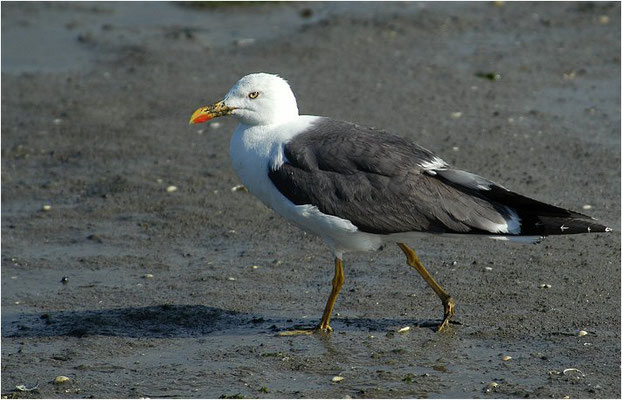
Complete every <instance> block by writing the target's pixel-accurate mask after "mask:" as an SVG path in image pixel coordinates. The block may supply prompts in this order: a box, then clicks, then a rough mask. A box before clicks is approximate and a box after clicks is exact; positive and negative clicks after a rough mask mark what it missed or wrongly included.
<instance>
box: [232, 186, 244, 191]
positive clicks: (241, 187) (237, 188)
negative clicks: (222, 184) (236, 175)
mask: <svg viewBox="0 0 622 400" xmlns="http://www.w3.org/2000/svg"><path fill="white" fill-rule="evenodd" d="M231 191H232V192H248V189H247V188H246V186H244V185H235V186H234V187H232V188H231Z"/></svg>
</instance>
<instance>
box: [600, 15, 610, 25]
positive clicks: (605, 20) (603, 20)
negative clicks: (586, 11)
mask: <svg viewBox="0 0 622 400" xmlns="http://www.w3.org/2000/svg"><path fill="white" fill-rule="evenodd" d="M598 21H599V22H600V23H601V24H603V25H607V24H608V23H609V17H608V16H606V15H601V16H600V18H598Z"/></svg>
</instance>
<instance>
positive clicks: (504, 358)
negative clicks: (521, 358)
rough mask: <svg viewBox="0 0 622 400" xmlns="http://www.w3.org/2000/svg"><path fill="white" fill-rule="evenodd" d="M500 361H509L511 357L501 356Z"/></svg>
mask: <svg viewBox="0 0 622 400" xmlns="http://www.w3.org/2000/svg"><path fill="white" fill-rule="evenodd" d="M501 359H502V360H503V361H510V360H511V359H512V356H503V357H502V358H501Z"/></svg>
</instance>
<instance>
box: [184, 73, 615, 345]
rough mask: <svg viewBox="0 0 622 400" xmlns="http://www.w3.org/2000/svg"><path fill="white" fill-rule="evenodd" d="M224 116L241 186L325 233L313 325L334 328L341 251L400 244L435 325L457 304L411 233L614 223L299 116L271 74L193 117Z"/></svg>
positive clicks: (366, 133)
mask: <svg viewBox="0 0 622 400" xmlns="http://www.w3.org/2000/svg"><path fill="white" fill-rule="evenodd" d="M224 115H233V116H234V117H235V118H237V120H238V121H239V125H238V127H237V129H236V130H235V133H234V134H233V137H232V139H231V147H230V156H231V161H232V164H233V169H234V170H235V171H236V173H237V175H238V177H239V178H240V180H241V181H242V183H243V184H244V185H245V186H246V187H247V188H248V190H249V191H250V192H251V193H253V194H254V195H255V196H257V197H258V198H259V199H260V200H261V201H262V202H263V203H265V204H266V205H267V206H268V207H270V208H272V209H273V210H274V211H276V212H277V213H278V214H280V215H281V216H282V217H284V218H285V219H286V220H287V221H289V222H291V223H293V224H295V225H297V226H298V227H300V228H302V229H303V230H305V231H308V232H310V233H313V234H316V235H318V236H320V237H322V238H323V239H324V241H325V242H326V244H327V245H328V246H329V247H330V248H331V250H332V253H333V255H334V258H335V276H334V278H333V281H332V291H331V293H330V296H329V298H328V301H327V303H326V307H325V309H324V314H323V315H322V319H321V321H320V323H319V325H318V326H317V327H316V328H315V330H313V331H316V332H317V331H320V332H329V331H331V330H332V329H331V327H330V324H329V321H330V316H331V313H332V310H333V306H334V304H335V300H336V299H337V295H338V294H339V291H340V289H341V286H342V285H343V283H344V280H345V277H344V272H343V262H342V257H343V254H344V253H346V252H348V251H369V250H377V249H378V248H380V247H381V246H382V245H384V244H385V243H397V244H398V245H399V247H400V248H401V249H402V251H403V252H404V254H405V255H406V259H407V263H408V265H410V266H411V267H413V268H415V269H416V270H417V272H419V274H421V276H422V277H423V279H425V281H426V282H427V284H428V285H429V286H430V287H431V288H432V289H433V290H434V292H436V294H437V295H438V296H439V297H440V299H441V301H442V303H443V307H444V316H443V320H442V322H441V323H440V324H439V325H438V330H439V331H441V330H443V329H445V328H446V327H447V325H448V323H449V320H450V319H451V317H452V316H453V315H454V311H455V302H454V300H453V299H452V297H451V296H450V295H449V294H448V293H447V292H446V291H445V290H444V289H443V288H442V287H441V286H440V285H439V284H438V283H436V281H435V280H434V278H432V276H431V275H430V274H429V273H428V271H427V270H426V269H425V267H424V266H423V264H422V263H421V261H420V260H419V258H418V257H417V255H416V254H415V252H414V251H413V250H412V249H411V248H410V247H409V246H408V245H407V244H406V243H410V242H412V241H414V240H416V238H417V235H419V234H421V233H435V234H460V235H484V236H487V237H490V238H492V239H500V240H515V241H521V242H536V241H538V240H540V239H541V238H542V237H544V236H547V235H565V234H574V233H588V232H608V231H610V230H611V229H609V228H607V227H605V226H603V225H601V224H598V223H597V222H596V221H595V220H594V219H593V218H591V217H588V216H586V215H583V214H580V213H577V212H574V211H570V210H566V209H563V208H559V207H556V206H552V205H549V204H546V203H542V202H540V201H537V200H533V199H530V198H528V197H525V196H522V195H520V194H518V193H514V192H512V191H510V190H508V189H506V188H504V187H503V186H501V185H499V184H497V183H495V182H492V181H490V180H488V179H486V178H483V177H481V176H478V175H475V174H472V173H470V172H466V171H462V170H460V169H456V168H454V167H453V166H451V165H449V164H448V163H446V162H445V161H443V160H442V159H440V158H439V157H438V156H436V155H435V154H434V153H432V152H431V151H429V150H427V149H425V148H423V147H421V146H419V145H417V144H415V143H413V142H411V141H408V140H406V139H404V138H402V137H399V136H395V135H392V134H390V133H387V132H384V131H380V130H376V129H372V128H366V127H362V126H359V125H355V124H351V123H348V122H342V121H336V120H333V119H329V118H324V117H317V116H312V115H299V114H298V106H297V105H296V98H295V97H294V94H293V93H292V90H291V89H290V87H289V85H288V84H287V82H286V81H285V80H284V79H282V78H280V77H278V76H276V75H270V74H265V73H257V74H251V75H247V76H245V77H243V78H242V79H240V80H239V81H238V82H237V83H236V84H235V85H234V86H233V87H232V88H231V90H229V92H228V93H227V95H226V96H225V98H224V100H222V101H219V102H217V103H215V104H213V105H210V106H207V107H201V108H199V109H197V110H196V111H195V112H194V114H192V117H191V118H190V123H201V122H205V121H208V120H210V119H212V118H215V117H220V116H224ZM304 332H305V333H307V332H310V331H304ZM293 333H301V332H300V331H295V332H293Z"/></svg>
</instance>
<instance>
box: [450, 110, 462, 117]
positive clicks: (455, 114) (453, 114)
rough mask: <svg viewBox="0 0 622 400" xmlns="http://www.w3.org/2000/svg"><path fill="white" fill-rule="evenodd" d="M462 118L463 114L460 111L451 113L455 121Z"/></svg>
mask: <svg viewBox="0 0 622 400" xmlns="http://www.w3.org/2000/svg"><path fill="white" fill-rule="evenodd" d="M460 117H462V113H461V112H460V111H456V112H452V113H451V118H453V119H458V118H460Z"/></svg>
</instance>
